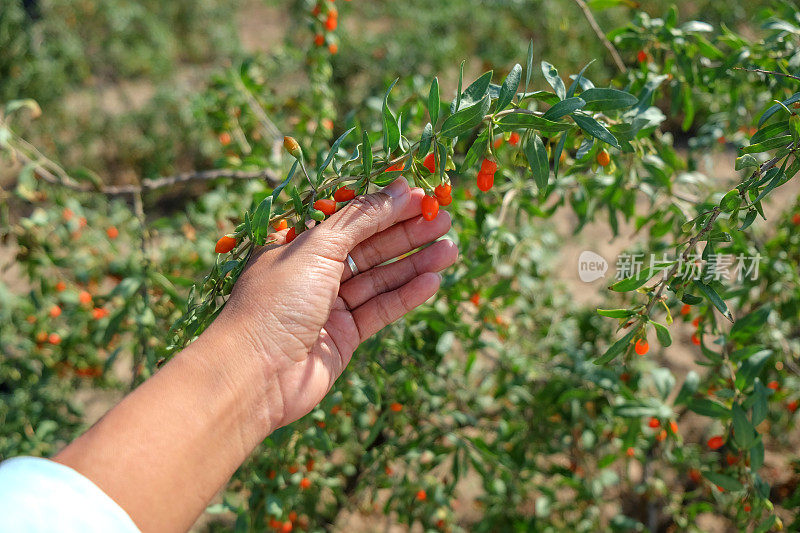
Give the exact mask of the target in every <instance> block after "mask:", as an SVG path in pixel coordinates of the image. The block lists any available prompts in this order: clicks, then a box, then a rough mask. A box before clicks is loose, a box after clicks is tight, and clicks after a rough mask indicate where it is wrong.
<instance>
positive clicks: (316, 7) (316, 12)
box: [311, 4, 322, 17]
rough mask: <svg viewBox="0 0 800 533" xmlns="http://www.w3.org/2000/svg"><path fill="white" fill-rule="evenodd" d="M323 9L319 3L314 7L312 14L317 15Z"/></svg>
mask: <svg viewBox="0 0 800 533" xmlns="http://www.w3.org/2000/svg"><path fill="white" fill-rule="evenodd" d="M321 9H322V8H320V5H319V4H317V5H315V6H314V9H312V10H311V14H312V15H314V16H315V17H316V16H317V15H319V13H320V11H321Z"/></svg>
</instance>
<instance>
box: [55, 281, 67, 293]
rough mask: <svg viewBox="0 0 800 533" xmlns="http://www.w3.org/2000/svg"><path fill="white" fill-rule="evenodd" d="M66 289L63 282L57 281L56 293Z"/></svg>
mask: <svg viewBox="0 0 800 533" xmlns="http://www.w3.org/2000/svg"><path fill="white" fill-rule="evenodd" d="M66 288H67V284H66V283H64V282H63V281H59V282H58V283H56V292H61V291H63V290H64V289H66Z"/></svg>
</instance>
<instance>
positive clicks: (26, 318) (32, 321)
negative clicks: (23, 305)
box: [25, 315, 36, 324]
mask: <svg viewBox="0 0 800 533" xmlns="http://www.w3.org/2000/svg"><path fill="white" fill-rule="evenodd" d="M25 320H26V321H27V322H28V324H33V323H34V322H36V317H35V316H33V315H28V316H26V317H25Z"/></svg>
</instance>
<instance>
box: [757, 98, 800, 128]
mask: <svg viewBox="0 0 800 533" xmlns="http://www.w3.org/2000/svg"><path fill="white" fill-rule="evenodd" d="M795 102H800V93H794V94H793V95H792V96H790V97H789V98H787V99H786V100H784V101H783V102H781V104H783V105H781V104H775V105H773V106H772V107H770V108H769V109H767V110H766V111H764V114H763V115H761V118H760V119H759V120H758V127H759V128H760V127H761V126H763V125H764V123H765V122H766V121H768V120H769V119H770V117H771V116H772V115H774V114H775V113H777V112H778V111H780V110H781V109H783V106H789V105H791V104H793V103H795Z"/></svg>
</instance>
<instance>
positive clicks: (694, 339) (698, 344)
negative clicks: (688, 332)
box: [692, 333, 700, 346]
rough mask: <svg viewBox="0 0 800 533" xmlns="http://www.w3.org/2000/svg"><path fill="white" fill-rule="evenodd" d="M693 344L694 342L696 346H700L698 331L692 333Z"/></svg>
mask: <svg viewBox="0 0 800 533" xmlns="http://www.w3.org/2000/svg"><path fill="white" fill-rule="evenodd" d="M692 344H694V345H695V346H700V338H699V337H698V336H697V334H696V333H695V334H692Z"/></svg>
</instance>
